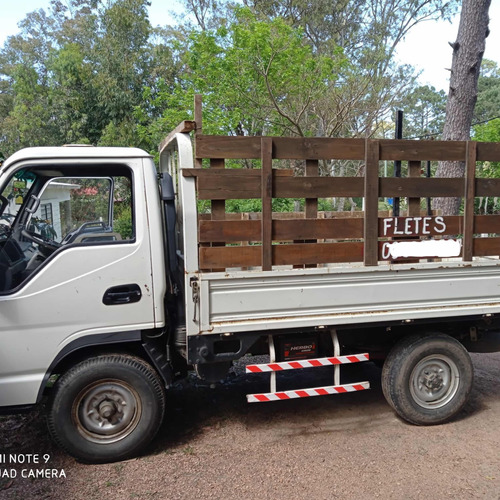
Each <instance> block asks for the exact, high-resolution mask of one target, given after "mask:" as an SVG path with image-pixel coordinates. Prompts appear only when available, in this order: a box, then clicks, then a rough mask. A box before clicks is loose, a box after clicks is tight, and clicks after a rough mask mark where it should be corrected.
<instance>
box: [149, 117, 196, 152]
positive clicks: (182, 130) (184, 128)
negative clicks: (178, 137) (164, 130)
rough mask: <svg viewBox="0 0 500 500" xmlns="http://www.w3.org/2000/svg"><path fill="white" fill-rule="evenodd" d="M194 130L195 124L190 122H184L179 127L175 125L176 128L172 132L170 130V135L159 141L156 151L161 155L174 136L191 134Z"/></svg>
mask: <svg viewBox="0 0 500 500" xmlns="http://www.w3.org/2000/svg"><path fill="white" fill-rule="evenodd" d="M195 129H196V122H194V121H191V120H184V121H183V122H181V123H180V124H179V125H177V127H176V128H175V129H174V130H172V132H170V134H168V135H167V137H165V139H163V141H161V143H160V147H159V148H158V151H159V152H160V154H161V153H162V152H163V151H164V150H165V149H166V148H167V146H168V145H169V143H170V141H171V140H172V139H173V138H174V137H175V134H186V133H189V132H192V131H193V130H195Z"/></svg>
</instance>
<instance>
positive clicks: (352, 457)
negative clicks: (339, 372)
mask: <svg viewBox="0 0 500 500" xmlns="http://www.w3.org/2000/svg"><path fill="white" fill-rule="evenodd" d="M473 361H474V366H475V375H476V379H475V385H474V390H473V393H472V397H471V399H470V402H469V403H468V404H467V406H466V408H465V410H464V411H463V412H462V413H461V414H460V415H459V417H458V418H456V419H455V420H454V421H453V422H451V423H448V424H446V425H440V426H434V427H416V426H412V425H408V424H406V423H404V422H402V421H401V420H400V419H398V418H397V417H396V416H395V415H394V413H393V412H392V411H391V409H390V408H389V406H388V405H387V403H386V402H385V400H384V398H383V395H382V391H381V388H380V370H379V369H377V368H376V367H375V366H374V365H373V364H372V363H364V364H360V365H359V366H352V367H350V366H346V367H344V368H343V370H345V372H344V373H345V378H346V380H345V381H348V380H347V379H352V381H361V380H369V381H370V382H371V385H372V390H370V391H363V392H360V393H353V394H343V395H339V396H334V397H332V396H330V397H318V398H308V399H303V400H293V401H284V402H279V403H267V404H266V403H265V404H255V405H248V404H247V403H246V399H245V396H244V395H245V394H246V393H250V392H256V391H260V390H266V389H267V387H268V384H267V379H266V376H260V375H259V376H244V375H241V374H235V375H234V376H233V378H232V379H231V380H230V381H229V382H228V383H225V384H222V385H220V386H217V387H216V388H215V389H211V388H209V387H206V386H203V385H200V384H199V383H197V382H195V381H193V380H192V381H190V382H188V383H186V384H179V385H177V386H176V387H175V388H174V389H173V390H171V391H170V394H169V403H168V414H167V418H166V419H165V423H164V425H163V427H162V428H161V430H160V432H159V435H158V437H157V438H156V440H155V442H154V443H153V445H152V446H151V447H150V449H149V450H148V451H147V453H146V454H145V455H144V456H143V457H140V458H137V459H134V460H129V461H126V462H120V463H115V464H107V465H82V464H79V463H78V462H76V461H75V460H73V459H72V458H70V457H68V456H66V455H64V454H63V453H62V452H61V451H59V450H58V449H57V448H56V447H55V446H54V445H53V444H52V443H51V441H50V439H49V438H48V436H47V431H46V427H45V422H44V419H43V416H42V414H41V413H40V412H39V413H32V414H29V415H23V416H15V417H14V416H13V417H0V457H1V454H10V453H13V454H18V455H19V454H28V453H33V454H39V455H40V461H41V462H42V463H41V464H38V465H36V464H30V465H27V464H24V465H17V466H12V465H11V464H9V465H6V464H1V463H0V474H2V473H3V474H5V472H3V471H5V470H9V471H10V469H14V470H15V471H16V472H17V477H15V478H8V477H0V498H1V499H19V500H21V499H22V500H27V499H55V500H59V499H60V500H72V499H74V500H83V499H85V500H92V499H96V500H97V499H98V500H107V499H113V500H115V499H117V498H120V499H150V498H151V499H155V498H158V499H169V500H174V499H194V498H200V499H205V498H207V499H209V498H213V499H218V500H223V499H231V500H234V499H235V498H242V497H243V498H246V499H250V500H253V499H270V500H280V499H287V500H288V499H290V498H294V499H306V498H308V499H314V500H316V499H325V500H326V499H335V498H340V499H372V498H373V499H374V498H383V499H405V500H412V499H422V498H426V497H427V498H433V499H446V498H450V499H475V498H481V499H494V500H499V499H500V385H499V381H500V353H495V354H480V355H473ZM282 375H285V380H284V381H283V380H281V382H278V384H280V383H281V384H283V385H287V384H292V383H294V382H297V381H299V385H302V386H304V381H303V380H301V379H298V378H297V375H296V374H291V375H290V376H289V375H288V374H282ZM320 376H324V377H331V374H330V372H328V373H324V374H322V375H320ZM325 382H327V383H328V382H329V381H327V380H325ZM312 383H313V384H314V385H316V383H317V381H316V382H312ZM283 385H282V386H280V385H279V388H284V387H283ZM296 387H297V386H296ZM43 455H46V458H47V459H48V462H47V463H46V464H45V460H44V459H43ZM7 458H8V457H7ZM45 468H50V469H54V470H55V471H56V472H55V473H54V474H56V475H59V476H60V475H62V473H63V472H64V474H65V476H66V477H65V478H64V477H60V478H49V479H48V478H38V479H36V478H35V479H33V478H22V477H21V474H23V472H22V471H23V470H24V471H25V472H24V474H26V473H27V472H28V473H29V471H36V470H37V469H45ZM11 475H13V474H11Z"/></svg>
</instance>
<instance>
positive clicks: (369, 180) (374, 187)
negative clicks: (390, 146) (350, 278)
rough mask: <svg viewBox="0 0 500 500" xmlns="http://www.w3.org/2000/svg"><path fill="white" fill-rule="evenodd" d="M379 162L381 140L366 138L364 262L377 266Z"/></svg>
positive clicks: (366, 264) (367, 264)
mask: <svg viewBox="0 0 500 500" xmlns="http://www.w3.org/2000/svg"><path fill="white" fill-rule="evenodd" d="M378 162H379V142H378V141H376V140H370V139H367V140H366V159H365V221H364V240H365V241H364V264H365V266H376V265H377V261H378V243H377V239H378V197H379V194H378V187H379V186H378V184H379V183H378V180H379V177H378Z"/></svg>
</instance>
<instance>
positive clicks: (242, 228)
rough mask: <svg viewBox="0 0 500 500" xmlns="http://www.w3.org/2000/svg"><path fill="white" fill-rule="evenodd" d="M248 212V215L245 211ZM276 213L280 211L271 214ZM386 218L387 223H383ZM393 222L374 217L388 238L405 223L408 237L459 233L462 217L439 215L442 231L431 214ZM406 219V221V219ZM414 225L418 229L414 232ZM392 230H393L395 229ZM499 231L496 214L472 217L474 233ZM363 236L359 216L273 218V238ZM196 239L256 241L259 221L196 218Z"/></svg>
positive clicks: (402, 228)
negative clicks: (198, 222) (198, 219)
mask: <svg viewBox="0 0 500 500" xmlns="http://www.w3.org/2000/svg"><path fill="white" fill-rule="evenodd" d="M241 215H242V214H226V217H236V216H241ZM247 215H248V214H247ZM275 215H276V216H278V215H281V214H275ZM388 219H390V220H391V222H390V224H388V223H384V221H385V220H388ZM397 219H398V220H397V223H396V222H393V221H394V218H393V217H381V218H379V219H378V234H379V237H381V238H383V237H386V238H392V237H398V236H401V232H403V233H404V232H405V229H406V225H407V224H408V228H410V231H411V233H412V236H419V237H422V236H423V237H426V236H449V235H451V236H452V235H458V234H463V232H464V219H463V217H461V216H459V215H450V216H446V217H441V218H440V220H442V221H443V223H444V225H445V226H446V230H445V231H444V232H443V231H442V223H441V222H439V221H438V222H436V218H435V217H426V216H420V217H419V218H418V220H417V221H415V218H414V217H398V218H397ZM407 220H408V221H409V222H408V223H407V222H406V221H407ZM417 226H418V231H417ZM395 231H396V232H395ZM482 233H492V234H500V215H476V216H474V234H482ZM362 237H363V219H362V218H347V219H345V218H344V219H289V220H276V219H275V220H273V233H272V238H273V241H291V240H312V239H331V240H333V239H338V240H341V239H356V238H362ZM199 238H200V242H201V243H207V242H212V241H225V242H226V243H235V242H239V241H253V242H255V241H260V238H261V226H260V220H257V219H256V220H225V221H211V220H200V236H199Z"/></svg>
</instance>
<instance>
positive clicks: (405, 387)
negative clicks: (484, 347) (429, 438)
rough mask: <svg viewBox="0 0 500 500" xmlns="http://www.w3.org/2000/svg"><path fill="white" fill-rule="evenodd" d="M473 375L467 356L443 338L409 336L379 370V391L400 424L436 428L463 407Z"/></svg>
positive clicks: (458, 346) (398, 345)
mask: <svg viewBox="0 0 500 500" xmlns="http://www.w3.org/2000/svg"><path fill="white" fill-rule="evenodd" d="M473 378H474V371H473V366H472V361H471V359H470V356H469V353H468V352H467V351H466V350H465V348H464V347H463V346H462V344H460V342H458V341H457V340H455V339H454V338H452V337H450V336H448V335H444V334H432V335H425V336H411V337H407V338H405V339H403V340H402V341H400V342H399V343H398V344H396V345H395V346H394V348H393V349H392V350H391V352H390V353H389V356H388V357H387V359H386V361H385V363H384V367H383V369H382V391H383V393H384V396H385V398H386V399H387V402H388V403H389V404H390V405H391V407H392V408H393V409H394V411H395V412H396V413H397V414H398V415H399V416H400V417H401V418H403V419H404V420H406V421H408V422H410V423H412V424H416V425H436V424H442V423H444V422H447V421H448V420H450V419H451V418H453V417H454V416H455V415H456V414H457V413H458V412H459V411H460V410H461V409H462V408H463V407H464V405H465V403H466V402H467V400H468V398H469V394H470V392H471V389H472V383H473Z"/></svg>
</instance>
